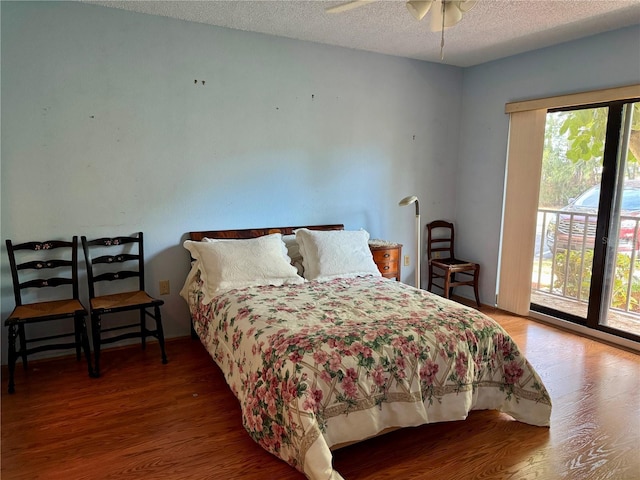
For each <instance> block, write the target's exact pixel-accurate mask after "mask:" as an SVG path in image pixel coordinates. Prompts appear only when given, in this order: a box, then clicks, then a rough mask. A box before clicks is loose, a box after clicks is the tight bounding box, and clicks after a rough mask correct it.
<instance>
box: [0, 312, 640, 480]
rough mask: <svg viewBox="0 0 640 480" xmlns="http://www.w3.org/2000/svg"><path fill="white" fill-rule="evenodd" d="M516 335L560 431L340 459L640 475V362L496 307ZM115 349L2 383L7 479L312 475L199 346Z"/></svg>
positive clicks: (353, 473) (536, 473) (402, 473)
mask: <svg viewBox="0 0 640 480" xmlns="http://www.w3.org/2000/svg"><path fill="white" fill-rule="evenodd" d="M483 311H485V313H488V314H489V315H491V316H493V317H494V318H496V319H497V320H498V321H499V322H500V323H501V324H502V325H503V326H504V327H505V328H506V329H507V331H509V333H511V335H512V336H513V337H514V338H515V340H516V342H517V343H518V344H519V345H520V347H521V348H522V350H523V351H524V352H525V354H526V356H527V357H528V358H529V360H530V362H531V363H532V364H533V365H534V367H535V368H536V369H537V371H538V372H539V373H540V375H541V377H542V379H543V380H544V382H545V384H546V386H547V388H548V389H549V392H550V394H551V397H552V400H553V415H552V426H551V428H550V429H548V428H540V427H533V426H530V425H526V424H523V423H519V422H516V421H514V420H512V419H511V418H510V417H508V416H506V415H503V414H499V413H496V412H491V411H485V412H474V413H472V414H471V415H470V416H469V418H468V419H467V420H465V421H461V422H450V423H442V424H433V425H425V426H422V427H418V428H410V429H403V430H399V431H396V432H393V433H390V434H387V435H384V436H381V437H378V438H375V439H371V440H368V441H366V442H362V443H360V444H356V445H352V446H350V447H346V448H344V449H341V450H338V451H336V452H334V465H335V468H336V469H337V470H338V471H339V472H340V473H341V474H342V475H343V476H344V477H345V479H346V480H365V479H370V480H373V479H375V480H380V479H389V480H391V479H393V480H397V479H402V480H404V479H437V480H448V479H451V480H454V479H455V480H467V479H517V480H525V479H527V480H528V479H538V480H539V479H542V480H546V479H549V480H555V479H579V480H583V479H610V480H627V479H628V480H636V479H640V393H639V392H640V356H638V355H635V354H633V353H630V352H626V351H623V350H619V349H616V348H614V347H610V346H607V345H604V344H602V343H598V342H596V341H592V340H588V339H585V338H581V337H579V336H576V335H574V334H571V333H566V332H562V331H560V330H556V329H555V328H553V327H548V326H545V325H542V324H539V323H535V322H533V321H529V320H525V319H521V318H518V317H512V316H508V315H505V314H500V313H497V312H495V311H494V310H492V309H483ZM167 354H168V356H169V364H168V365H162V363H161V362H160V353H159V349H158V346H157V344H155V343H153V344H150V345H149V346H148V347H147V350H146V351H145V352H142V351H141V350H140V349H139V347H128V348H126V349H117V350H111V351H109V350H107V351H104V353H103V357H102V358H103V361H102V365H103V370H102V373H103V375H102V377H101V378H99V379H91V378H89V377H88V376H87V372H86V369H85V366H84V364H83V363H77V362H76V361H75V358H64V359H56V360H47V361H40V362H37V363H36V362H33V363H32V364H31V365H30V368H29V371H28V372H26V373H25V372H24V371H23V369H22V366H21V365H20V364H18V368H17V369H16V393H15V395H8V394H7V393H6V387H7V385H6V370H3V379H2V380H3V382H2V445H1V446H2V472H1V473H2V479H3V480H13V479H29V480H33V479H72V480H79V479H91V480H95V479H180V480H184V479H216V480H218V479H221V480H227V479H255V480H265V479H274V480H276V479H277V480H288V479H291V480H300V479H304V477H303V476H302V475H301V474H300V473H298V472H297V471H295V470H294V469H292V468H291V467H289V466H288V465H286V464H285V463H284V462H282V461H280V460H278V459H277V458H275V457H273V456H271V455H270V454H269V453H267V452H266V451H264V450H262V448H261V447H259V446H258V445H257V444H255V443H254V442H253V441H252V440H251V439H250V438H249V436H248V434H247V433H246V432H245V431H244V429H243V427H242V424H241V420H240V408H239V405H238V402H237V400H236V399H235V397H234V396H233V395H232V394H231V392H230V390H229V389H228V387H227V385H226V383H225V381H224V379H223V377H222V374H221V372H220V370H218V368H217V367H216V366H215V364H214V363H213V361H212V360H211V359H210V357H209V356H208V354H207V353H206V352H205V350H204V348H203V347H202V346H201V345H200V343H199V342H198V341H193V340H191V339H188V338H185V339H178V340H173V341H169V342H168V344H167Z"/></svg>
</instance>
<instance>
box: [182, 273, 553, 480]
mask: <svg viewBox="0 0 640 480" xmlns="http://www.w3.org/2000/svg"><path fill="white" fill-rule="evenodd" d="M200 287H201V283H200V282H199V281H198V279H197V275H196V277H195V278H194V281H193V282H191V283H190V286H188V287H185V290H184V296H185V298H186V299H187V301H188V303H189V306H190V310H191V314H192V318H193V323H194V328H195V330H196V332H197V334H198V336H199V337H200V339H201V341H202V343H203V344H204V346H205V347H206V348H207V350H208V351H209V353H210V354H211V356H212V357H213V358H214V360H215V361H216V363H217V364H218V365H219V366H220V368H221V370H222V371H223V373H224V375H225V378H226V380H227V383H228V384H229V386H230V387H231V390H232V391H233V393H234V394H235V395H236V397H237V398H238V400H239V401H240V404H241V408H242V414H243V424H244V427H245V429H246V430H247V432H248V433H249V435H250V436H251V437H252V438H253V439H254V440H255V441H256V442H257V443H259V444H260V445H261V446H262V447H263V448H265V449H266V450H267V451H269V452H271V453H273V454H274V455H276V456H278V457H279V458H281V459H282V460H284V461H286V462H288V463H289V464H290V465H292V466H293V467H295V468H297V469H298V470H300V471H301V472H303V473H304V474H305V475H306V476H307V478H309V479H311V480H320V479H322V480H327V479H331V480H338V479H342V477H341V476H340V474H339V473H338V472H336V471H335V470H334V469H333V467H332V458H331V450H330V449H331V447H332V446H334V445H340V444H345V443H350V442H355V441H360V440H363V439H366V438H369V437H372V436H375V435H376V434H378V433H380V432H382V431H384V430H386V429H388V428H391V427H407V426H416V425H421V424H425V423H433V422H443V421H452V420H463V419H464V418H466V416H467V415H468V413H469V411H471V410H482V409H496V410H499V411H502V412H505V413H507V414H509V415H511V416H512V417H513V418H514V419H516V420H519V421H522V422H526V423H528V424H531V425H537V426H548V425H549V421H550V415H551V400H550V397H549V395H548V392H547V390H546V389H545V387H544V385H543V383H542V381H541V379H540V378H539V376H538V375H537V373H536V372H535V371H534V369H533V368H532V366H531V365H530V364H529V362H528V361H527V360H526V359H525V358H524V356H523V355H522V354H521V352H520V350H519V349H518V347H517V345H516V344H515V343H514V342H513V340H512V339H511V338H510V337H509V335H508V334H507V333H506V332H505V331H504V330H503V329H502V328H501V327H500V326H499V325H498V324H497V323H496V322H495V321H494V320H492V319H491V318H489V317H487V316H485V315H484V314H482V313H480V312H478V311H476V310H474V309H472V308H469V307H466V306H463V305H460V304H457V303H454V302H452V301H450V300H447V299H444V298H442V297H439V296H436V295H434V294H431V293H429V292H426V291H424V290H418V289H415V288H413V287H411V286H408V285H405V284H402V283H399V282H395V281H393V280H388V279H384V278H379V277H363V278H351V279H336V280H333V281H330V282H326V283H318V282H307V283H305V284H303V285H285V286H279V287H274V286H266V287H252V288H247V289H242V290H232V291H229V292H226V293H224V294H222V295H220V296H218V297H216V298H214V300H213V301H212V302H211V303H209V304H207V305H202V303H201V302H200V300H201V297H202V293H201V290H200Z"/></svg>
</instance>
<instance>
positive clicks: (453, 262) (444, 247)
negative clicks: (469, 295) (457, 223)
mask: <svg viewBox="0 0 640 480" xmlns="http://www.w3.org/2000/svg"><path fill="white" fill-rule="evenodd" d="M454 240H455V232H454V228H453V223H450V222H447V221H444V220H435V221H433V222H431V223H428V224H427V259H428V262H429V286H428V287H427V290H429V291H431V287H433V286H435V287H438V288H440V289H442V290H443V292H444V297H445V298H449V297H450V296H451V295H452V294H453V288H454V287H460V286H463V285H468V286H471V287H473V293H474V294H475V297H476V303H477V305H478V307H480V297H479V295H478V278H479V276H480V265H479V264H477V263H473V262H469V261H467V260H460V259H458V258H456V257H455V254H454ZM435 279H442V285H438V284H437V283H435V282H434V280H435Z"/></svg>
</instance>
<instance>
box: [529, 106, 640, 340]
mask: <svg viewBox="0 0 640 480" xmlns="http://www.w3.org/2000/svg"><path fill="white" fill-rule="evenodd" d="M637 110H638V104H635V103H630V102H626V103H625V102H611V103H608V104H605V105H596V106H585V107H580V108H572V109H570V110H569V109H565V110H556V111H549V112H548V113H547V120H546V126H545V146H544V153H543V168H542V175H541V181H540V186H541V187H540V199H539V207H538V226H537V234H536V251H535V257H534V263H533V278H532V291H531V310H533V311H538V312H541V313H545V314H548V315H552V316H556V317H560V318H563V319H566V320H570V321H573V322H576V323H579V324H582V325H585V326H587V327H590V328H595V329H599V330H603V331H607V332H609V333H615V334H618V335H621V336H624V337H627V338H634V339H636V338H637V339H640V255H639V253H640V235H638V233H639V225H638V221H639V220H640V169H639V168H638V158H640V152H638V156H637V157H636V155H635V153H634V151H636V145H637V146H638V147H640V138H638V135H640V122H639V120H640V115H636V120H635V122H634V115H633V114H634V111H637ZM634 132H635V133H634ZM638 150H640V148H639V149H638Z"/></svg>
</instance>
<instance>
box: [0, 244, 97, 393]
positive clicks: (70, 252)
mask: <svg viewBox="0 0 640 480" xmlns="http://www.w3.org/2000/svg"><path fill="white" fill-rule="evenodd" d="M6 245H7V253H8V254H9V265H10V267H11V278H12V281H13V292H14V296H15V302H16V307H15V308H14V309H13V311H12V312H11V314H10V315H9V317H8V318H7V319H6V320H5V322H4V324H5V326H7V327H8V328H9V335H8V338H9V350H8V363H9V389H8V390H9V393H14V392H15V379H14V374H15V366H16V360H17V359H18V358H21V359H22V365H23V367H24V369H25V370H27V357H28V356H29V355H31V354H34V353H38V352H42V351H47V350H62V349H71V348H75V351H76V358H77V360H78V361H80V360H81V358H82V355H81V352H82V350H84V354H85V357H86V360H87V365H88V369H89V376H93V369H92V367H91V352H90V347H89V337H88V336H87V325H86V316H87V310H86V309H85V308H84V306H83V305H82V303H81V302H80V300H78V237H75V236H74V237H73V239H72V240H71V241H63V240H48V241H46V242H25V243H20V244H13V243H12V242H11V240H7V241H6ZM54 275H55V276H54ZM44 289H46V290H44ZM35 292H37V293H35ZM71 320H73V332H71V333H58V334H56V335H47V336H35V335H34V336H31V337H30V338H27V332H26V328H25V326H26V325H29V324H36V323H42V322H57V323H64V322H65V321H66V322H70V321H71ZM59 328H62V329H64V328H65V327H64V326H63V327H59ZM54 329H57V328H55V327H54ZM66 337H73V342H71V341H68V342H65V343H52V342H50V340H56V341H58V340H59V339H63V338H66ZM16 339H18V340H19V346H20V350H17V349H16ZM31 343H36V344H37V345H36V346H34V347H29V346H28V345H29V344H31Z"/></svg>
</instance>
